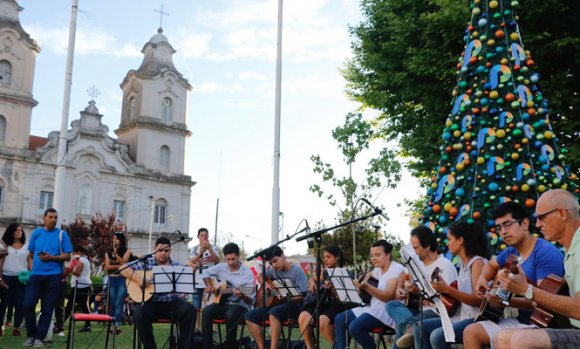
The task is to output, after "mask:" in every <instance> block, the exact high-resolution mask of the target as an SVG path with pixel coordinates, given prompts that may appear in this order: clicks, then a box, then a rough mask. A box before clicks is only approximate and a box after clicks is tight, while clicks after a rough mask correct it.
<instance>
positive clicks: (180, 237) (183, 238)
mask: <svg viewBox="0 0 580 349" xmlns="http://www.w3.org/2000/svg"><path fill="white" fill-rule="evenodd" d="M175 232H177V234H179V241H183V243H184V244H187V241H185V236H183V234H181V230H179V229H177V230H176V231H174V233H175Z"/></svg>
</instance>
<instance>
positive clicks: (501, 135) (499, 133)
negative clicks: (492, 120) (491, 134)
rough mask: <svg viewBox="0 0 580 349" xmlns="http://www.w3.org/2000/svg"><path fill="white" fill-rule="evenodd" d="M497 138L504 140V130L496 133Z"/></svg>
mask: <svg viewBox="0 0 580 349" xmlns="http://www.w3.org/2000/svg"><path fill="white" fill-rule="evenodd" d="M495 136H496V137H497V138H504V137H505V131H504V130H497V131H496V132H495Z"/></svg>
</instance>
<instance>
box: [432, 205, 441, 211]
mask: <svg viewBox="0 0 580 349" xmlns="http://www.w3.org/2000/svg"><path fill="white" fill-rule="evenodd" d="M439 212H441V205H439V204H435V205H433V213H439Z"/></svg>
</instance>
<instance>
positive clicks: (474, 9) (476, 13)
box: [471, 7, 481, 16]
mask: <svg viewBox="0 0 580 349" xmlns="http://www.w3.org/2000/svg"><path fill="white" fill-rule="evenodd" d="M471 13H473V14H474V15H475V16H477V15H479V14H480V13H481V9H480V8H479V7H474V8H473V10H471Z"/></svg>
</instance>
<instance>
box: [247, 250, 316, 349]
mask: <svg viewBox="0 0 580 349" xmlns="http://www.w3.org/2000/svg"><path fill="white" fill-rule="evenodd" d="M270 256H271V257H270V258H267V261H269V262H270V265H271V267H270V269H268V271H267V272H266V277H267V278H270V279H272V280H274V279H289V280H290V281H291V282H292V285H293V286H295V287H296V288H298V290H299V291H300V292H302V294H303V295H304V294H305V293H306V290H307V289H308V282H307V280H306V274H305V273H304V270H302V268H300V267H299V266H297V265H296V264H293V263H290V262H289V261H288V260H287V259H286V256H284V253H283V251H282V249H281V248H280V246H274V247H273V248H272V249H271V254H270ZM262 277H263V276H262V275H259V276H258V281H259V282H261V281H262ZM267 287H269V286H267ZM303 300H304V297H297V298H294V299H290V300H287V301H286V302H284V303H282V304H279V305H276V306H273V307H271V308H256V309H254V310H251V311H249V312H247V313H246V324H247V325H248V329H249V330H250V333H251V334H252V337H254V339H255V340H256V345H257V346H258V349H264V337H262V333H261V328H260V325H261V324H263V323H264V321H265V320H269V321H270V348H272V349H277V348H278V343H279V342H280V335H281V334H282V322H284V321H286V320H288V319H294V320H296V319H297V318H298V313H299V310H300V306H301V305H302V301H303ZM259 303H260V301H259V300H257V301H256V306H257V307H260V306H261V304H259Z"/></svg>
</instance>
